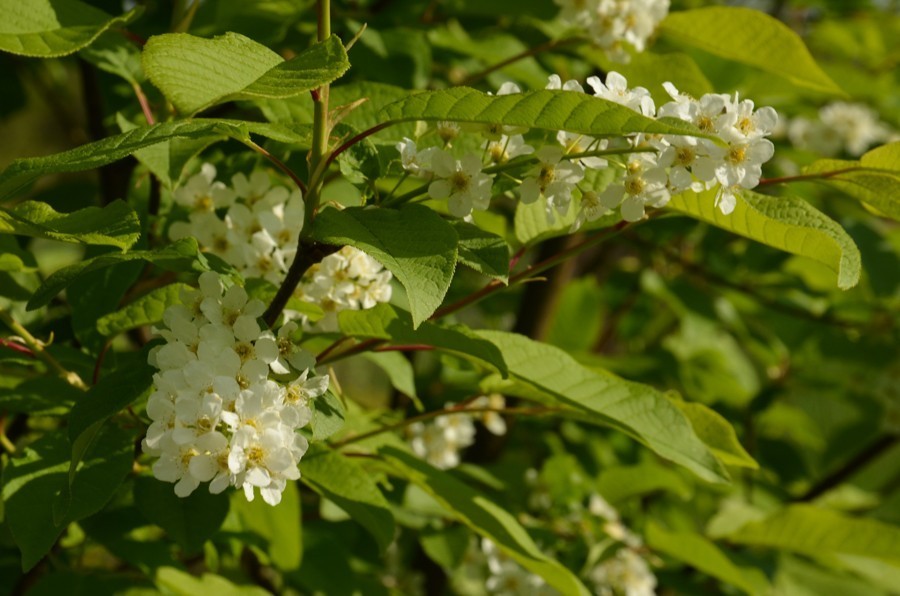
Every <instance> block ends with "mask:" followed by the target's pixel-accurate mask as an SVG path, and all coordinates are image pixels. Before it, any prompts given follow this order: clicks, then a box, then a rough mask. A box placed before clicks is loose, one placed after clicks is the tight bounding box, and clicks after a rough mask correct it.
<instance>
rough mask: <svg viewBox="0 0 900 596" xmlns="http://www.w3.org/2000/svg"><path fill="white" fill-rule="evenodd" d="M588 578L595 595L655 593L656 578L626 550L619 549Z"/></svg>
mask: <svg viewBox="0 0 900 596" xmlns="http://www.w3.org/2000/svg"><path fill="white" fill-rule="evenodd" d="M589 577H590V579H591V580H592V581H593V583H594V589H595V590H596V593H597V594H600V595H602V596H613V594H625V595H626V596H653V595H654V594H655V593H656V576H655V575H653V572H652V571H651V570H650V566H649V565H647V562H646V561H645V560H644V559H643V558H642V557H641V556H640V555H638V554H637V553H635V552H634V551H633V550H631V549H628V548H623V549H620V550H619V551H618V552H617V553H616V556H615V557H613V558H611V559H607V560H606V561H604V562H603V563H601V564H600V565H598V566H597V567H595V568H594V569H593V570H592V571H591V572H590V573H589Z"/></svg>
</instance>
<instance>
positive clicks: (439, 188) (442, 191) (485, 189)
mask: <svg viewBox="0 0 900 596" xmlns="http://www.w3.org/2000/svg"><path fill="white" fill-rule="evenodd" d="M432 167H433V168H434V173H435V176H437V180H435V181H434V182H432V183H431V184H430V185H429V186H428V195H429V196H430V197H431V198H432V199H447V207H448V208H449V209H450V213H452V214H453V215H454V216H455V217H465V216H467V215H469V214H470V213H472V210H473V209H478V210H481V211H483V210H485V209H487V208H488V206H489V205H490V202H491V185H492V183H493V179H492V178H491V177H490V176H488V175H487V174H484V173H482V171H481V159H479V157H478V156H477V155H473V154H466V155H464V156H463V157H462V158H461V159H455V158H454V157H453V156H452V155H451V154H450V153H448V152H446V151H438V152H437V153H435V155H434V159H433V160H432Z"/></svg>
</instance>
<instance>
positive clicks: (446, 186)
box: [397, 72, 778, 231]
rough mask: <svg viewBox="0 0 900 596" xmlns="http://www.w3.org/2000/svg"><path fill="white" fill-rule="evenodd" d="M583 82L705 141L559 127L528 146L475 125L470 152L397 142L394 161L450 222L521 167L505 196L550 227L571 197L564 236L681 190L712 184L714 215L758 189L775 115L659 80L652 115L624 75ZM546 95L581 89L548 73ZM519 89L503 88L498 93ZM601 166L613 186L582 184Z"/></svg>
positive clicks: (499, 129) (630, 217)
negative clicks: (478, 137)
mask: <svg viewBox="0 0 900 596" xmlns="http://www.w3.org/2000/svg"><path fill="white" fill-rule="evenodd" d="M587 84H588V86H589V87H590V88H591V90H592V91H593V95H594V96H595V97H600V98H603V99H605V100H608V101H612V102H615V103H618V104H620V105H622V106H625V107H627V108H629V109H631V110H634V111H635V112H638V113H639V114H641V115H643V116H646V117H648V118H675V119H679V120H684V121H686V122H689V123H691V124H693V125H694V126H696V127H697V128H698V129H699V130H700V131H701V132H702V133H703V134H704V135H708V137H709V138H707V137H693V136H686V135H647V134H638V135H633V136H631V137H622V138H619V139H612V140H608V139H597V138H592V137H589V136H586V135H583V134H577V133H572V132H568V131H559V132H558V133H557V134H556V139H555V140H556V142H555V143H553V142H548V143H546V144H544V145H543V146H540V147H539V148H538V149H535V148H534V147H532V146H531V145H530V144H528V143H527V142H526V141H525V137H524V135H523V133H525V132H527V131H524V130H522V129H513V128H511V127H505V126H494V125H483V126H481V127H480V128H478V130H479V132H480V133H481V134H482V135H483V136H484V138H485V142H484V144H483V145H482V154H481V155H480V156H479V155H477V154H475V153H471V152H470V153H467V154H465V155H462V156H456V155H455V154H454V153H452V152H451V148H450V146H449V145H448V144H447V141H445V145H444V147H443V148H442V147H434V146H432V147H426V148H422V149H420V148H419V147H417V144H416V141H414V140H412V139H408V138H407V139H404V140H403V141H402V142H401V143H399V144H398V145H397V149H398V151H399V152H400V156H401V165H402V167H403V168H404V169H405V170H406V171H407V172H408V173H410V174H413V175H416V176H421V177H424V178H429V177H430V179H431V183H430V184H429V186H428V192H429V195H430V196H431V198H433V199H445V198H446V199H447V207H448V210H449V211H450V213H451V214H452V215H455V216H457V217H468V216H470V214H471V212H472V211H473V210H485V209H487V208H488V206H489V204H490V200H491V197H492V195H493V192H494V190H493V189H494V184H495V182H496V181H497V174H498V173H503V172H505V171H506V170H508V169H510V168H511V167H521V170H520V171H521V174H519V176H520V178H518V179H517V178H515V177H509V176H508V177H507V180H513V181H516V183H517V184H518V187H517V188H516V190H515V192H516V193H517V194H518V196H519V199H520V200H521V202H522V203H524V204H530V203H535V202H538V201H541V203H542V205H543V206H544V209H545V211H546V214H547V218H548V221H550V222H551V223H552V222H553V221H554V219H555V217H556V216H557V215H560V216H566V215H567V214H568V211H569V208H570V206H571V205H572V203H573V199H574V198H575V197H578V196H580V197H581V200H580V208H579V211H578V213H577V215H576V217H575V221H574V224H573V226H572V230H573V231H574V230H575V229H578V228H579V227H581V226H582V225H583V224H584V223H585V222H588V221H595V220H597V219H598V218H600V217H601V216H603V215H606V214H608V213H610V212H611V211H612V210H614V209H617V208H620V209H621V214H622V217H623V219H625V220H626V221H637V220H639V219H641V218H643V217H644V214H645V211H646V209H647V208H658V207H662V206H664V205H665V204H667V203H668V201H669V199H670V198H671V197H672V195H674V194H678V193H681V192H685V191H688V190H692V191H695V192H700V191H703V190H709V189H713V188H717V192H716V193H715V198H714V201H715V204H716V206H718V207H719V209H720V210H721V211H722V213H725V214H728V213H731V212H732V211H733V210H734V208H735V205H736V203H737V198H736V194H737V193H738V192H739V191H740V190H741V189H751V188H754V187H755V186H756V185H757V184H758V183H759V179H760V176H761V174H762V164H763V163H765V162H766V161H768V160H769V159H770V158H771V157H772V155H773V154H774V145H773V144H772V142H771V141H769V140H768V139H767V138H766V137H767V136H769V135H770V134H771V133H772V131H773V130H774V128H775V126H776V124H777V122H778V115H777V113H776V112H775V110H774V109H772V108H770V107H763V108H758V109H757V108H756V106H755V105H754V103H753V102H752V101H751V100H748V99H743V100H741V99H740V98H739V97H738V96H737V95H734V96H733V97H732V96H729V95H724V94H713V93H710V94H706V95H704V96H703V97H701V98H699V99H695V98H692V97H690V96H688V95H685V94H683V93H680V92H679V91H678V90H677V89H676V88H675V87H674V86H673V85H672V84H671V83H666V84H665V85H664V87H665V89H666V91H667V92H668V93H669V95H670V96H671V101H669V102H667V103H665V104H664V105H662V106H660V107H659V109H658V110H657V108H656V105H655V103H654V101H653V98H652V97H651V95H650V92H649V91H648V90H647V89H645V88H643V87H634V88H629V87H628V83H627V81H626V79H625V77H623V76H622V75H620V74H618V73H616V72H611V73H609V74H608V75H607V77H606V80H605V81H604V80H601V79H600V78H598V77H591V78H589V79H588V80H587ZM547 89H556V90H563V91H570V92H574V93H586V91H585V89H584V87H582V85H581V84H580V83H578V82H577V81H565V82H564V81H562V80H561V79H560V77H558V76H556V75H553V76H551V77H550V80H549V82H548V84H547ZM519 92H520V90H519V88H518V87H516V86H515V85H513V84H511V83H506V84H504V85H503V86H502V87H501V88H500V90H499V92H498V93H499V94H500V95H507V94H511V93H519ZM444 137H446V135H443V136H441V138H442V139H444ZM630 149H634V151H633V152H630V151H629V150H630ZM613 154H615V155H613ZM607 155H609V157H607ZM604 168H614V170H615V173H616V176H615V178H614V180H613V182H612V183H611V184H609V185H608V186H607V187H605V188H590V187H586V175H587V173H588V172H589V171H590V170H597V169H604Z"/></svg>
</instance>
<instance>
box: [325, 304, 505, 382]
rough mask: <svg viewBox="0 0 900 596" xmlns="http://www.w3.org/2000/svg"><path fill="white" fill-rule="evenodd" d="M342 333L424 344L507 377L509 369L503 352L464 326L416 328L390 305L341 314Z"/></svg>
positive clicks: (403, 312) (432, 325) (394, 341)
mask: <svg viewBox="0 0 900 596" xmlns="http://www.w3.org/2000/svg"><path fill="white" fill-rule="evenodd" d="M338 323H339V324H340V327H341V331H342V332H344V333H345V334H347V335H349V336H351V337H362V338H373V339H384V340H390V341H391V342H393V343H396V344H424V345H428V346H434V347H435V348H437V349H439V350H442V351H445V352H449V353H451V354H455V355H457V356H460V357H462V358H466V359H468V360H473V359H474V360H477V361H478V362H480V363H482V364H485V365H487V366H489V367H491V368H493V369H496V370H498V371H499V372H500V373H501V374H502V375H504V376H505V375H506V373H507V367H506V363H505V362H504V360H503V354H502V353H501V351H500V350H499V349H498V348H497V346H495V345H494V344H492V343H491V342H490V341H486V340H485V339H482V338H480V337H478V335H476V334H475V332H473V331H472V330H471V329H469V328H468V327H465V326H463V325H453V326H443V325H438V324H436V323H430V322H426V323H423V324H422V325H420V326H419V327H418V328H417V329H413V325H412V320H411V319H410V316H409V313H407V312H405V311H402V310H399V309H396V308H394V307H393V306H391V305H389V304H377V305H376V306H375V307H374V308H368V309H365V310H345V311H342V312H340V313H338Z"/></svg>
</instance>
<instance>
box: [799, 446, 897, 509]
mask: <svg viewBox="0 0 900 596" xmlns="http://www.w3.org/2000/svg"><path fill="white" fill-rule="evenodd" d="M898 442H900V437H898V436H895V435H889V436H884V437H881V438H880V439H878V440H876V441H875V442H874V443H872V444H871V445H869V446H868V447H866V448H865V449H863V450H862V451H860V452H859V453H857V454H856V455H855V456H854V457H852V458H851V459H850V461H848V462H847V463H845V464H844V465H843V466H841V467H840V468H838V469H837V470H835V471H834V472H833V473H832V474H829V475H828V476H826V477H825V478H823V479H822V480H821V481H819V482H818V483H816V484H815V485H814V486H813V487H812V488H810V489H809V490H808V491H806V493H804V494H803V495H802V496H800V497H799V498H797V499H796V501H799V502H805V501H814V500H815V499H817V498H818V497H820V496H822V495H824V494H825V493H827V492H828V491H830V490H831V489H833V488H836V487H838V486H840V485H841V484H843V483H844V482H845V481H846V480H849V479H850V478H851V477H852V476H854V475H855V474H856V473H857V472H859V471H861V470H862V469H863V468H865V467H866V466H867V465H869V464H870V463H872V462H873V461H875V460H876V459H877V458H878V457H879V456H881V455H882V454H884V453H886V452H887V451H888V450H889V449H891V448H892V447H893V446H894V445H896V444H897V443H898Z"/></svg>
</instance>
